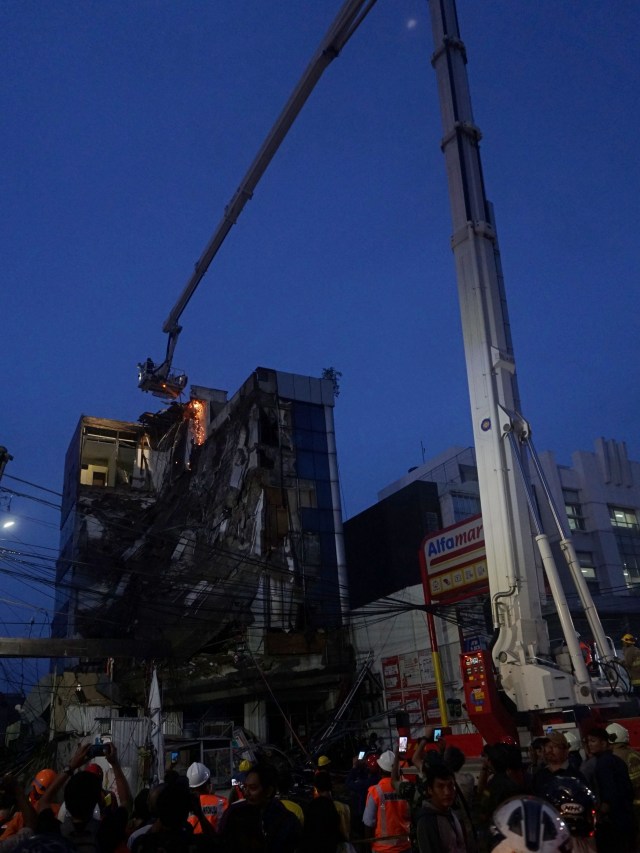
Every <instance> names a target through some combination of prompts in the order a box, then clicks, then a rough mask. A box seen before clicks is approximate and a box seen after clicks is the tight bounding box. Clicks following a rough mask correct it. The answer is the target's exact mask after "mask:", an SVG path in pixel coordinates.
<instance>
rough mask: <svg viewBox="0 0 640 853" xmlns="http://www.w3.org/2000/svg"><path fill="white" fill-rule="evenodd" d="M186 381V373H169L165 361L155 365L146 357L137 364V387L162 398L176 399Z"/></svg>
mask: <svg viewBox="0 0 640 853" xmlns="http://www.w3.org/2000/svg"><path fill="white" fill-rule="evenodd" d="M187 381H188V377H187V374H186V373H182V372H175V373H171V372H170V371H169V368H168V365H167V364H166V362H165V363H163V364H159V365H157V366H156V365H155V364H154V363H153V361H152V360H151V359H150V358H148V359H147V360H146V361H144V362H141V363H140V364H139V365H138V388H140V390H141V391H147V392H148V393H150V394H153V396H154V397H160V398H161V399H163V400H176V399H177V398H178V397H179V396H180V395H181V394H182V392H183V391H184V389H185V386H186V384H187Z"/></svg>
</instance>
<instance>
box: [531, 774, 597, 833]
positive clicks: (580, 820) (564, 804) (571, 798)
mask: <svg viewBox="0 0 640 853" xmlns="http://www.w3.org/2000/svg"><path fill="white" fill-rule="evenodd" d="M543 796H544V798H545V800H548V801H549V802H550V803H551V805H552V806H553V807H554V808H556V809H557V810H558V812H559V813H560V817H561V818H562V819H563V821H564V822H565V823H566V824H567V826H568V827H569V832H570V833H571V835H573V836H577V837H579V838H590V837H591V836H593V831H594V828H595V817H596V795H595V794H594V793H593V791H591V790H589V788H587V786H586V785H585V783H584V782H581V781H580V779H574V778H573V777H569V776H554V777H552V778H551V779H549V781H548V783H547V785H546V786H545V789H544V792H543Z"/></svg>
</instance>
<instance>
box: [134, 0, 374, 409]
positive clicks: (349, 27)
mask: <svg viewBox="0 0 640 853" xmlns="http://www.w3.org/2000/svg"><path fill="white" fill-rule="evenodd" d="M375 2H376V0H346V2H345V3H344V4H343V6H342V8H341V9H340V11H339V13H338V15H337V17H336V19H335V20H334V22H333V23H332V24H331V26H330V27H329V30H328V31H327V33H326V35H325V36H324V38H323V39H322V41H321V42H320V46H319V47H318V49H317V50H316V52H315V54H314V55H313V58H312V59H311V62H310V63H309V65H308V66H307V68H306V69H305V71H304V73H303V75H302V77H301V78H300V80H299V82H298V84H297V86H296V87H295V89H294V90H293V92H292V94H291V96H290V97H289V100H288V101H287V103H286V104H285V106H284V108H283V110H282V112H281V113H280V115H279V116H278V118H277V119H276V121H275V123H274V125H273V127H272V128H271V130H270V131H269V133H268V134H267V137H266V139H265V140H264V142H263V143H262V145H261V147H260V150H259V151H258V153H257V154H256V156H255V159H254V160H253V163H252V164H251V165H250V166H249V169H248V171H247V173H246V174H245V176H244V177H243V179H242V181H241V182H240V185H239V186H238V189H237V190H236V191H235V193H234V195H233V198H232V199H231V201H230V202H229V204H228V205H227V206H226V207H225V209H224V213H223V215H222V219H221V220H220V222H219V223H218V227H217V228H216V230H215V232H214V234H213V236H212V238H211V239H210V240H209V242H208V243H207V245H206V247H205V250H204V252H203V253H202V255H201V256H200V258H199V259H198V261H197V263H196V265H195V269H194V271H193V273H192V275H191V276H190V278H189V280H188V281H187V283H186V285H185V287H184V290H183V291H182V293H181V294H180V296H179V298H178V300H177V302H176V304H175V305H174V306H173V308H172V309H171V313H170V314H169V316H168V317H167V319H166V320H165V322H164V325H163V327H162V331H163V332H166V333H167V334H168V335H169V341H168V344H167V353H166V357H165V360H164V361H163V362H162V364H160V365H157V366H156V365H155V364H154V363H153V362H152V361H151V360H150V359H147V360H146V362H142V363H141V364H139V365H138V368H139V382H138V387H139V388H141V389H142V390H143V391H150V392H151V393H152V394H156V395H157V396H159V397H174V398H175V397H177V396H179V394H180V393H181V392H182V390H183V389H184V387H185V385H186V382H187V377H186V376H185V375H184V374H178V375H175V374H171V363H172V360H173V352H174V350H175V346H176V343H177V338H178V335H179V334H180V331H181V327H180V325H179V320H180V317H181V315H182V312H183V311H184V309H185V308H186V307H187V305H188V304H189V300H190V299H191V297H192V296H193V294H194V292H195V289H196V288H197V286H198V285H199V284H200V282H201V281H202V279H203V277H204V275H205V273H206V272H207V270H208V269H209V266H210V264H211V262H212V261H213V259H214V258H215V256H216V255H217V253H218V250H219V249H220V247H221V246H222V244H223V243H224V240H225V238H226V236H227V234H228V233H229V231H231V228H232V227H233V226H234V225H235V223H236V222H237V220H238V217H239V216H240V214H241V213H242V211H243V209H244V206H245V204H246V203H247V202H248V201H249V199H250V198H252V197H253V193H254V190H255V188H256V187H257V185H258V182H259V181H260V178H261V177H262V176H263V174H264V173H265V171H266V169H267V166H268V165H269V163H270V162H271V160H272V159H273V157H274V156H275V154H276V152H277V151H278V149H279V148H280V146H281V144H282V142H283V141H284V139H285V137H286V135H287V133H288V132H289V129H290V128H291V125H292V124H293V122H294V121H295V119H296V118H297V116H298V114H299V112H300V110H301V109H302V107H303V106H304V105H305V103H306V101H307V99H308V98H309V96H310V95H311V93H312V92H313V90H314V88H315V86H316V84H317V82H318V80H319V79H320V77H321V76H322V74H323V72H324V70H325V69H326V68H327V66H328V65H330V64H331V62H333V60H334V59H335V58H336V57H337V56H339V54H340V51H341V50H342V48H343V47H344V46H345V44H346V43H347V42H348V41H349V39H350V38H351V36H352V35H353V34H354V32H355V31H356V30H357V28H358V27H359V26H360V24H361V23H362V21H363V20H364V18H365V17H366V15H367V14H368V13H369V12H370V11H371V9H372V8H373V6H374V4H375Z"/></svg>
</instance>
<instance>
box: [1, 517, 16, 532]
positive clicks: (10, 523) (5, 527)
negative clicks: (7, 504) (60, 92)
mask: <svg viewBox="0 0 640 853" xmlns="http://www.w3.org/2000/svg"><path fill="white" fill-rule="evenodd" d="M10 527H15V521H14V520H13V519H12V518H10V519H9V520H8V521H3V522H2V529H3V530H8V529H9V528H10Z"/></svg>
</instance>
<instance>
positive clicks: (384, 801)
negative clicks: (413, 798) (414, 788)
mask: <svg viewBox="0 0 640 853" xmlns="http://www.w3.org/2000/svg"><path fill="white" fill-rule="evenodd" d="M369 796H370V797H372V798H373V800H374V802H375V804H376V827H375V836H374V839H373V843H372V845H371V849H372V850H378V851H380V853H391V851H392V852H393V853H401V851H404V850H411V842H410V841H409V838H408V837H405V838H396V839H389V841H376V839H377V838H386V837H387V836H389V835H404V836H408V835H409V826H410V820H411V818H410V812H409V803H408V802H407V801H406V800H405V799H403V798H402V797H401V796H400V794H398V793H396V791H394V789H393V783H392V782H391V778H390V777H389V776H385V777H384V778H382V779H381V780H380V781H379V782H378V784H377V785H373V786H372V787H371V788H369Z"/></svg>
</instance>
